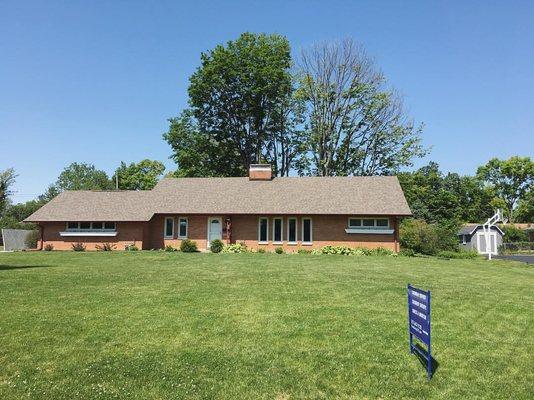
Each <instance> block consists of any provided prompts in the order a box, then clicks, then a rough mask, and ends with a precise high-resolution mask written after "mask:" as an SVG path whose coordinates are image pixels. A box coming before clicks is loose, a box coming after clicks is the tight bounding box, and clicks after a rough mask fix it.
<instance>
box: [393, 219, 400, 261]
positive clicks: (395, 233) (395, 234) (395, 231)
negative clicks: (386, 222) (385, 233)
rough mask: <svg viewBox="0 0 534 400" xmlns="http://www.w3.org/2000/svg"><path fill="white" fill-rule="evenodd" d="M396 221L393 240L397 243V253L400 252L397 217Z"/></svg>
mask: <svg viewBox="0 0 534 400" xmlns="http://www.w3.org/2000/svg"><path fill="white" fill-rule="evenodd" d="M393 221H394V224H393V226H394V229H395V230H394V231H393V240H394V241H395V252H396V253H398V252H399V218H398V217H395V219H394V220H393Z"/></svg>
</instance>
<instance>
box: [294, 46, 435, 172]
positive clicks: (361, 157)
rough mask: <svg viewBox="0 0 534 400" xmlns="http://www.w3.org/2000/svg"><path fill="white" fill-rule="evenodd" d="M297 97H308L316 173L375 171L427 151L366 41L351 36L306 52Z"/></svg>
mask: <svg viewBox="0 0 534 400" xmlns="http://www.w3.org/2000/svg"><path fill="white" fill-rule="evenodd" d="M298 77H299V80H300V85H299V89H298V96H299V97H300V98H302V99H304V101H305V102H306V108H307V119H306V125H307V127H308V130H309V131H308V142H307V144H308V149H309V153H308V154H307V155H308V158H309V163H308V164H309V171H308V173H310V174H312V175H320V176H332V175H342V176H344V175H376V174H391V173H396V172H397V171H398V170H399V169H400V168H401V167H406V166H411V165H412V160H413V159H414V158H418V157H422V156H424V155H425V154H426V153H427V150H426V149H425V148H423V146H422V145H421V132H422V127H416V126H414V124H413V123H412V122H411V121H410V120H409V119H408V118H407V116H406V113H405V111H404V109H403V105H402V100H401V98H400V96H399V95H398V94H397V93H396V92H395V91H393V90H391V89H389V88H388V87H387V86H386V80H385V78H384V76H383V75H382V74H381V73H380V72H379V71H378V69H377V68H376V67H375V66H374V64H373V62H372V61H371V59H370V57H368V56H367V54H366V53H365V50H364V49H363V48H362V46H360V45H358V44H357V43H355V42H354V41H352V40H345V41H342V42H333V43H324V44H319V45H316V46H314V47H312V48H311V49H309V50H306V51H303V52H302V54H301V57H300V59H299V62H298Z"/></svg>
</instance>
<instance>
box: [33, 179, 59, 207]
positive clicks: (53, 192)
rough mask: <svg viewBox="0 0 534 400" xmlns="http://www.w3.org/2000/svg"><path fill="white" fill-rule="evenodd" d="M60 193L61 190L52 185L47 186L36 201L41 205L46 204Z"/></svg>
mask: <svg viewBox="0 0 534 400" xmlns="http://www.w3.org/2000/svg"><path fill="white" fill-rule="evenodd" d="M60 193H61V190H60V189H58V187H57V186H56V185H54V184H51V185H48V187H47V188H46V190H45V192H44V193H43V194H41V195H39V196H38V197H37V200H38V201H39V202H41V203H42V204H44V203H48V202H49V201H50V200H52V199H53V198H54V197H56V196H57V195H58V194H60Z"/></svg>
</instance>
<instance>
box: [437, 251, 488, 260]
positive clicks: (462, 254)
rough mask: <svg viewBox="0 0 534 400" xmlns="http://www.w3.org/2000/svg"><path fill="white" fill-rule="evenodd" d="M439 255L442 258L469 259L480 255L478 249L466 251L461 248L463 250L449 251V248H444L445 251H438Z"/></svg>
mask: <svg viewBox="0 0 534 400" xmlns="http://www.w3.org/2000/svg"><path fill="white" fill-rule="evenodd" d="M438 257H440V258H455V259H457V258H464V259H468V258H477V257H478V253H477V252H476V251H465V250H461V251H447V250H444V251H440V252H439V253H438Z"/></svg>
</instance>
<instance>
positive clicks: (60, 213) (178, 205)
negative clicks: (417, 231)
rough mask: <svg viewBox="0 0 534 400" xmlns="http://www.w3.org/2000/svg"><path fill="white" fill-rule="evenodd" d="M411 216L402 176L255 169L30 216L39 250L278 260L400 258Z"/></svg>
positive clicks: (82, 200) (56, 205)
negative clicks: (197, 252)
mask: <svg viewBox="0 0 534 400" xmlns="http://www.w3.org/2000/svg"><path fill="white" fill-rule="evenodd" d="M409 215H411V212H410V208H409V207H408V204H407V202H406V199H405V197H404V193H403V192H402V189H401V187H400V184H399V182H398V180H397V178H396V177H394V176H370V177H282V178H278V177H277V178H272V177H271V167H270V166H269V165H252V166H251V168H250V173H249V177H248V178H247V177H245V178H165V179H162V180H161V181H160V182H159V183H158V184H157V185H156V187H155V188H154V189H152V190H148V191H66V192H63V193H61V194H60V195H58V196H57V197H56V198H54V199H53V200H52V201H50V202H49V203H47V204H45V205H44V206H43V207H42V208H40V209H39V210H38V211H36V212H35V213H34V214H32V215H31V216H29V217H28V218H27V219H26V220H25V222H34V223H36V224H37V225H38V226H39V232H40V240H39V245H38V246H39V247H38V248H39V249H43V248H44V246H45V245H47V244H51V245H53V246H54V249H55V250H71V249H72V245H73V244H74V243H78V242H81V243H84V244H85V245H86V247H87V250H93V249H95V246H96V245H99V244H102V243H107V242H109V243H114V244H115V245H116V248H117V249H118V250H122V249H124V248H125V247H126V246H128V245H132V244H133V245H136V246H137V247H138V248H140V249H161V248H164V247H165V246H166V245H171V246H173V247H176V248H178V247H179V246H180V243H181V241H182V240H183V239H186V238H187V239H191V240H194V241H196V242H197V245H198V247H199V249H201V250H206V249H208V248H209V243H210V242H211V241H212V240H214V239H221V240H222V241H223V242H225V243H245V244H246V245H247V246H248V247H249V248H254V249H258V248H265V249H266V250H274V249H275V248H276V247H279V246H281V247H283V248H284V249H285V250H286V251H289V252H292V251H296V250H297V249H299V248H306V249H312V248H319V247H322V246H325V245H348V246H352V247H367V248H376V247H385V248H388V249H391V250H394V251H398V250H399V241H398V225H399V220H400V219H401V218H402V217H406V216H409Z"/></svg>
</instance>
